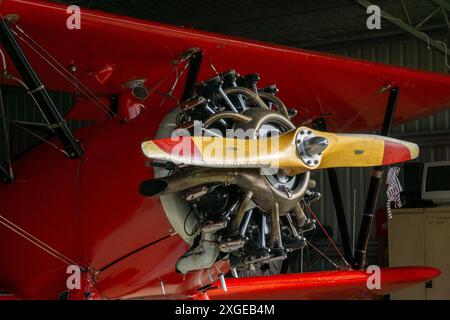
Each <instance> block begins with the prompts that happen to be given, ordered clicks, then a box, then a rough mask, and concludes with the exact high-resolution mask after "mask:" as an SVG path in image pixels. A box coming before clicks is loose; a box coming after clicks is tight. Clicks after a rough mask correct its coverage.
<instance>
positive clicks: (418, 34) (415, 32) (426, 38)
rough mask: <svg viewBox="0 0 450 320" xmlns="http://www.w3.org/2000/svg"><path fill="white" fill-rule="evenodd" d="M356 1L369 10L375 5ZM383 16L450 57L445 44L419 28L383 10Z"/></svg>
mask: <svg viewBox="0 0 450 320" xmlns="http://www.w3.org/2000/svg"><path fill="white" fill-rule="evenodd" d="M355 1H356V2H357V3H359V4H360V5H362V6H363V7H365V8H368V7H369V6H371V5H373V4H372V3H371V2H370V1H367V0H355ZM435 1H436V0H435ZM381 16H382V17H383V18H385V19H386V20H388V21H389V22H391V23H392V24H394V25H396V26H397V27H399V28H401V29H403V30H405V31H406V32H408V33H410V34H411V35H413V36H415V37H417V38H419V39H420V40H422V41H423V42H425V43H426V44H427V45H429V46H430V47H432V48H434V49H436V50H438V51H439V52H441V53H443V54H444V55H450V52H448V50H446V47H445V46H444V45H443V43H442V42H441V41H436V40H434V39H432V38H430V37H429V36H427V35H426V34H425V33H423V32H422V31H419V30H417V28H415V27H413V26H411V25H409V24H407V23H406V22H404V21H403V20H402V19H400V18H397V17H395V16H393V15H391V14H390V13H388V12H386V11H383V10H381Z"/></svg>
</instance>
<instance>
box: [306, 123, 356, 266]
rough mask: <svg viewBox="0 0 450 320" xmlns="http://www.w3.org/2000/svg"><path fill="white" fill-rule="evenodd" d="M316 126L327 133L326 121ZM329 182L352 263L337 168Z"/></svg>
mask: <svg viewBox="0 0 450 320" xmlns="http://www.w3.org/2000/svg"><path fill="white" fill-rule="evenodd" d="M315 126H316V127H317V129H319V130H323V131H326V130H327V128H326V123H325V119H319V120H317V121H316V122H315ZM327 175H328V181H329V183H330V187H331V192H332V194H333V202H334V210H335V211H336V218H337V222H338V227H339V234H340V236H341V242H342V247H343V248H344V256H345V260H347V261H349V262H350V263H351V262H352V261H353V251H352V245H351V242H350V234H349V232H348V224H347V218H346V215H345V209H344V204H343V202H342V196H341V189H340V187H339V180H338V176H337V173H336V168H328V169H327Z"/></svg>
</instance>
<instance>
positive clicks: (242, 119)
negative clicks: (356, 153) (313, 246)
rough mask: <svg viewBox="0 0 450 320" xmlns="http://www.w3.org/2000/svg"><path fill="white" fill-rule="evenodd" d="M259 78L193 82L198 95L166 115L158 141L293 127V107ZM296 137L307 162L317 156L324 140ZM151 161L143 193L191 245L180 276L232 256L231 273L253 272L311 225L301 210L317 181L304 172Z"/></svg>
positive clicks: (230, 76) (231, 74) (292, 245)
mask: <svg viewBox="0 0 450 320" xmlns="http://www.w3.org/2000/svg"><path fill="white" fill-rule="evenodd" d="M258 81H259V75H257V74H253V75H247V76H243V77H241V76H239V75H238V74H237V73H236V72H235V71H234V70H231V71H228V72H225V73H222V74H220V75H219V76H217V77H214V78H212V79H209V80H207V81H204V82H202V83H200V84H198V85H197V87H196V96H195V97H193V98H191V99H190V100H188V101H185V102H183V103H182V104H181V105H180V106H179V108H177V109H175V110H174V111H173V112H172V113H171V114H169V115H168V117H167V119H166V120H165V121H164V122H163V123H162V124H161V127H160V130H159V131H158V135H157V138H162V137H170V135H171V134H172V133H173V132H174V131H176V130H179V129H182V130H188V131H189V132H190V134H192V135H194V134H199V132H200V134H202V135H203V134H208V135H216V136H223V137H225V136H227V134H228V132H227V130H230V129H232V130H233V132H246V133H248V132H250V133H251V134H250V136H246V138H249V139H256V138H264V137H270V136H274V135H278V134H281V133H284V132H288V131H290V130H293V129H295V126H294V125H293V123H292V122H291V116H295V115H296V112H293V111H292V110H288V109H287V107H286V106H285V105H284V103H283V102H282V101H281V100H280V99H279V98H278V97H276V96H275V94H276V93H277V92H278V90H277V89H276V87H275V86H274V85H273V86H270V87H268V88H264V89H260V88H258V86H257V83H258ZM198 126H200V127H201V130H196V127H198ZM298 140H299V144H298V148H297V149H298V150H297V151H298V153H299V155H300V156H301V158H302V160H303V161H305V163H307V164H309V163H311V164H312V165H313V164H314V162H315V161H319V160H320V156H321V154H320V152H321V150H320V149H321V148H325V147H326V145H327V141H323V139H322V140H320V141H316V140H318V139H317V137H314V136H313V135H312V134H311V133H308V132H304V133H302V135H301V136H299V137H298ZM309 142H311V143H309ZM153 165H154V166H155V176H156V179H153V180H149V181H146V182H144V184H145V185H144V188H145V190H146V194H147V195H149V196H160V197H161V201H162V204H163V207H164V209H165V210H166V214H167V216H168V219H169V221H170V222H171V224H172V225H173V227H174V229H175V230H176V232H177V233H179V234H180V235H181V236H182V238H183V239H184V240H185V241H186V242H188V243H189V244H190V245H191V246H192V247H191V249H190V250H189V251H188V252H187V253H186V254H185V255H183V256H182V257H181V258H180V259H179V260H178V262H177V270H178V271H179V272H181V273H187V272H190V271H194V270H201V269H209V268H211V267H212V266H213V265H214V263H215V262H216V261H217V260H218V259H222V260H229V262H230V264H231V266H232V268H233V270H235V269H237V270H238V271H248V270H254V269H255V264H258V265H260V264H271V263H273V262H276V261H280V260H283V259H285V258H286V257H287V253H288V252H290V251H294V250H297V249H300V248H303V247H304V246H305V245H306V241H305V239H304V237H303V234H304V232H306V231H309V230H312V229H314V228H315V222H314V220H312V219H308V218H307V217H306V215H305V213H304V207H305V205H307V204H308V201H310V199H313V200H315V199H317V198H318V197H319V196H320V194H318V193H315V192H313V191H311V190H309V189H311V188H313V187H314V186H315V182H314V181H312V180H311V179H310V173H309V172H306V173H302V174H299V175H294V176H291V175H289V174H288V172H285V171H283V170H278V171H268V170H261V169H217V168H196V167H189V166H180V167H176V166H175V165H173V164H170V163H169V164H157V165H156V164H153Z"/></svg>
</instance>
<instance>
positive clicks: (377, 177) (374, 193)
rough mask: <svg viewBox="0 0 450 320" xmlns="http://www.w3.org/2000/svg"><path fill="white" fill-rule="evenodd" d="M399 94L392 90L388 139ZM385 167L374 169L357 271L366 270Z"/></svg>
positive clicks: (385, 130) (357, 253) (384, 130)
mask: <svg viewBox="0 0 450 320" xmlns="http://www.w3.org/2000/svg"><path fill="white" fill-rule="evenodd" d="M399 93H400V88H398V87H392V88H391V89H390V92H389V98H388V102H387V106H386V112H385V115H384V122H383V128H382V130H381V135H382V136H385V137H387V136H389V135H390V132H391V128H392V122H393V120H394V115H395V110H396V109H397V103H398V98H399ZM385 167H386V166H376V167H373V170H372V176H371V177H370V184H369V191H368V193H367V198H366V203H365V205H364V215H363V219H362V222H361V229H360V231H359V235H358V243H357V246H356V251H355V260H354V264H353V266H354V267H355V268H356V269H362V268H364V264H365V260H366V253H367V245H368V243H369V237H370V230H371V228H372V221H373V218H374V216H375V209H376V205H377V200H378V194H379V193H380V186H381V180H382V179H383V174H384V169H385Z"/></svg>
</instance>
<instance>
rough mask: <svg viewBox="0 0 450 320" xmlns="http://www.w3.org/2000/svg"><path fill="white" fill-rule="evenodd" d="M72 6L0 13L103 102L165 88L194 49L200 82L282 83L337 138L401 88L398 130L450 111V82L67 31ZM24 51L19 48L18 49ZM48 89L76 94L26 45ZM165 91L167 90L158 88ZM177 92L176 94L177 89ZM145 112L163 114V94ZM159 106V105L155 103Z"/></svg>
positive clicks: (122, 23)
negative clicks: (221, 74) (137, 83)
mask: <svg viewBox="0 0 450 320" xmlns="http://www.w3.org/2000/svg"><path fill="white" fill-rule="evenodd" d="M66 9H67V8H66V7H64V6H59V5H55V4H49V3H47V2H38V1H27V0H4V1H2V3H1V7H0V14H2V15H3V16H5V15H7V14H18V15H19V20H18V24H19V25H20V27H21V28H22V29H23V30H25V31H26V32H27V33H28V34H29V35H30V36H31V37H32V38H33V39H34V40H36V41H37V42H38V43H39V44H40V45H41V46H42V47H43V48H45V50H47V51H48V52H49V53H50V54H51V55H53V56H54V57H55V58H56V59H57V60H58V61H59V62H60V63H61V64H62V65H63V66H65V67H67V68H69V67H70V66H72V67H75V68H74V70H75V69H76V71H75V74H76V76H77V77H78V78H79V80H80V81H81V82H82V83H84V84H85V85H86V86H87V87H89V88H90V89H91V90H92V91H93V92H94V93H95V94H97V95H110V94H117V93H121V92H123V91H124V87H123V84H124V83H126V82H127V81H129V80H132V79H137V78H145V79H147V85H148V86H149V87H155V86H156V85H161V86H160V91H164V90H165V89H167V90H168V89H169V88H170V87H171V86H172V85H173V83H174V78H175V73H174V69H173V65H172V64H171V63H172V61H174V60H176V59H177V58H178V57H179V55H180V53H181V52H184V51H186V50H187V49H189V48H192V47H198V48H201V50H202V51H203V53H204V57H205V58H206V59H204V62H203V65H202V68H201V71H200V80H201V79H206V78H208V77H210V76H213V75H214V71H213V69H212V68H211V66H210V65H209V62H211V63H213V65H214V66H215V68H216V69H217V70H219V71H225V70H228V69H232V68H234V69H236V71H238V72H239V73H241V74H246V73H254V72H258V73H259V74H260V75H261V79H262V80H261V85H262V86H264V85H268V84H272V83H276V84H277V87H278V88H279V89H280V93H279V95H280V97H281V98H282V99H283V101H285V102H286V104H287V105H288V107H291V108H296V109H298V110H299V111H300V115H301V119H302V120H303V121H305V120H310V119H315V118H319V117H324V116H326V117H327V119H328V121H327V125H328V128H329V129H330V130H332V131H336V132H345V131H356V130H368V129H374V128H376V127H379V126H380V124H381V123H382V121H383V114H384V108H385V104H386V100H387V96H386V93H384V92H383V91H384V90H383V89H384V88H388V87H389V86H400V88H401V95H400V100H399V106H398V109H397V113H396V121H397V123H398V122H404V121H407V120H412V119H416V118H418V117H421V116H425V115H428V114H431V113H434V112H438V111H440V110H443V109H445V108H448V107H450V77H447V76H445V75H440V74H436V73H429V72H421V71H415V70H411V69H404V68H398V67H393V66H388V65H383V64H377V63H371V62H365V61H358V60H353V59H348V58H343V57H337V56H332V55H326V54H319V53H314V52H309V51H304V50H296V49H292V48H287V47H282V46H275V45H269V44H264V43H259V42H255V41H244V40H240V39H236V38H232V37H226V36H220V35H216V34H211V33H206V32H200V31H195V30H191V29H186V28H177V27H173V26H167V25H162V24H159V23H153V22H147V21H143V20H137V19H131V18H125V17H120V16H115V15H109V14H106V13H100V12H96V11H90V10H85V9H83V10H82V11H81V29H80V30H76V29H75V30H69V29H68V28H67V27H66V20H67V18H68V17H69V14H68V13H67V12H66ZM19 43H21V42H20V41H19ZM21 45H22V47H24V49H25V53H26V54H27V56H28V57H29V59H30V61H31V63H32V64H33V66H34V67H35V68H36V70H37V71H38V73H39V74H40V75H41V76H42V78H43V80H44V83H45V84H46V86H47V88H50V89H53V90H63V91H69V92H75V91H76V90H75V89H74V87H73V86H71V85H69V84H68V83H66V82H65V81H64V79H62V78H61V77H60V76H59V75H58V74H57V73H55V72H54V70H52V69H51V68H50V67H49V65H48V64H46V63H45V62H43V61H42V60H41V59H40V58H39V57H37V55H36V54H35V53H34V52H32V51H31V50H30V49H29V48H27V47H26V45H25V44H24V43H21ZM163 87H164V88H165V89H164V90H163V89H162V88H163ZM179 87H180V86H179ZM156 92H157V91H156V90H155V94H153V97H154V99H153V98H152V99H153V100H152V99H150V100H149V101H147V106H155V105H158V104H157V102H156V101H158V94H156ZM159 98H160V96H159Z"/></svg>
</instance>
